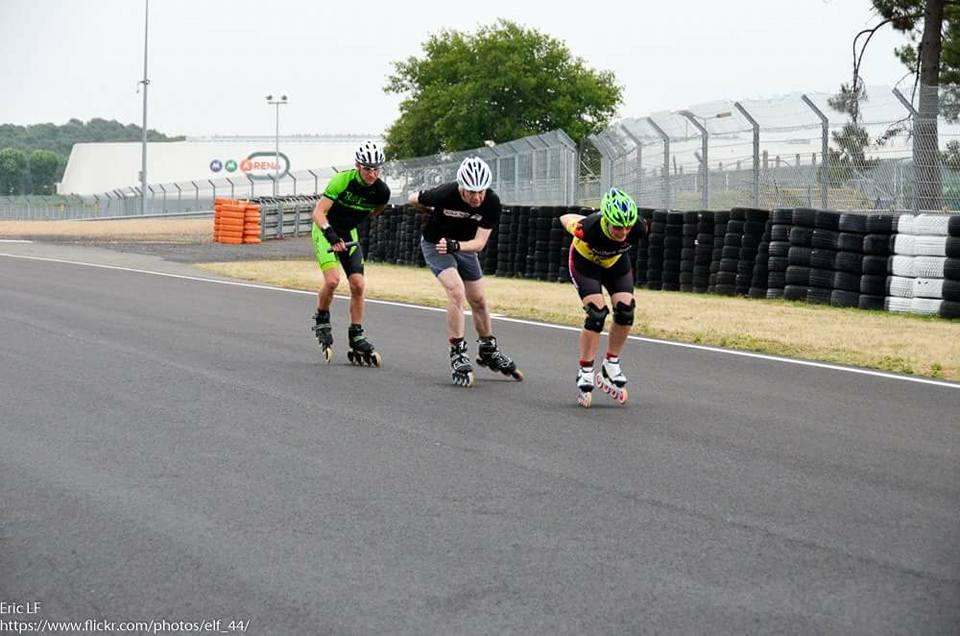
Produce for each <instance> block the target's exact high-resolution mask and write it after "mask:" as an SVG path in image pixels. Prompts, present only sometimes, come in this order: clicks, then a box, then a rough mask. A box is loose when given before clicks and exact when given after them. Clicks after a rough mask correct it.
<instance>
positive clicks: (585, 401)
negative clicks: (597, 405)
mask: <svg viewBox="0 0 960 636" xmlns="http://www.w3.org/2000/svg"><path fill="white" fill-rule="evenodd" d="M577 404H579V405H580V406H582V407H583V408H585V409H588V408H590V405H591V404H593V393H591V392H590V391H587V392H586V393H581V394H580V396H579V397H578V398H577Z"/></svg>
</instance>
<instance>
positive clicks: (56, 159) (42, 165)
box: [29, 150, 61, 194]
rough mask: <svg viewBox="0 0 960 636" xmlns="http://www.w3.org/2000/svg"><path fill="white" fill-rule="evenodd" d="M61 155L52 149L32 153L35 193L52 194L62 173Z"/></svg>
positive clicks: (32, 182)
mask: <svg viewBox="0 0 960 636" xmlns="http://www.w3.org/2000/svg"><path fill="white" fill-rule="evenodd" d="M60 164H61V159H60V156H59V155H58V154H57V153H55V152H52V151H50V150H34V151H33V152H31V153H30V158H29V165H30V182H31V186H32V188H31V189H32V191H33V194H52V193H53V192H54V190H55V188H54V184H55V183H56V182H57V179H58V178H59V174H60Z"/></svg>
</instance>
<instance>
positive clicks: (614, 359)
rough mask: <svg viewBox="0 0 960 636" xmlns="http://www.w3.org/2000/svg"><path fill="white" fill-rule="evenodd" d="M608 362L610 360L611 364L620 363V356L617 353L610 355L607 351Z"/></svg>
mask: <svg viewBox="0 0 960 636" xmlns="http://www.w3.org/2000/svg"><path fill="white" fill-rule="evenodd" d="M607 360H609V361H610V362H619V361H620V356H618V355H617V354H615V353H610V352H609V351H607Z"/></svg>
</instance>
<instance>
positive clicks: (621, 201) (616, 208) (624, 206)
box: [600, 188, 637, 227]
mask: <svg viewBox="0 0 960 636" xmlns="http://www.w3.org/2000/svg"><path fill="white" fill-rule="evenodd" d="M600 213H601V214H602V215H603V219H604V220H605V221H606V222H607V225H612V226H614V227H630V226H631V225H636V223H637V204H636V203H634V202H633V199H631V198H630V195H629V194H627V193H626V192H624V191H623V190H618V189H616V188H610V190H609V191H608V192H607V193H606V194H604V195H603V199H601V201H600Z"/></svg>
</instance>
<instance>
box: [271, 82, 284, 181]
mask: <svg viewBox="0 0 960 636" xmlns="http://www.w3.org/2000/svg"><path fill="white" fill-rule="evenodd" d="M267 103H268V104H270V105H272V106H276V107H277V127H276V134H275V135H274V138H273V142H274V147H273V152H274V158H273V196H277V182H278V181H279V180H280V106H282V105H283V104H286V103H287V96H286V95H281V96H280V97H278V98H277V99H274V98H273V95H267Z"/></svg>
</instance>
